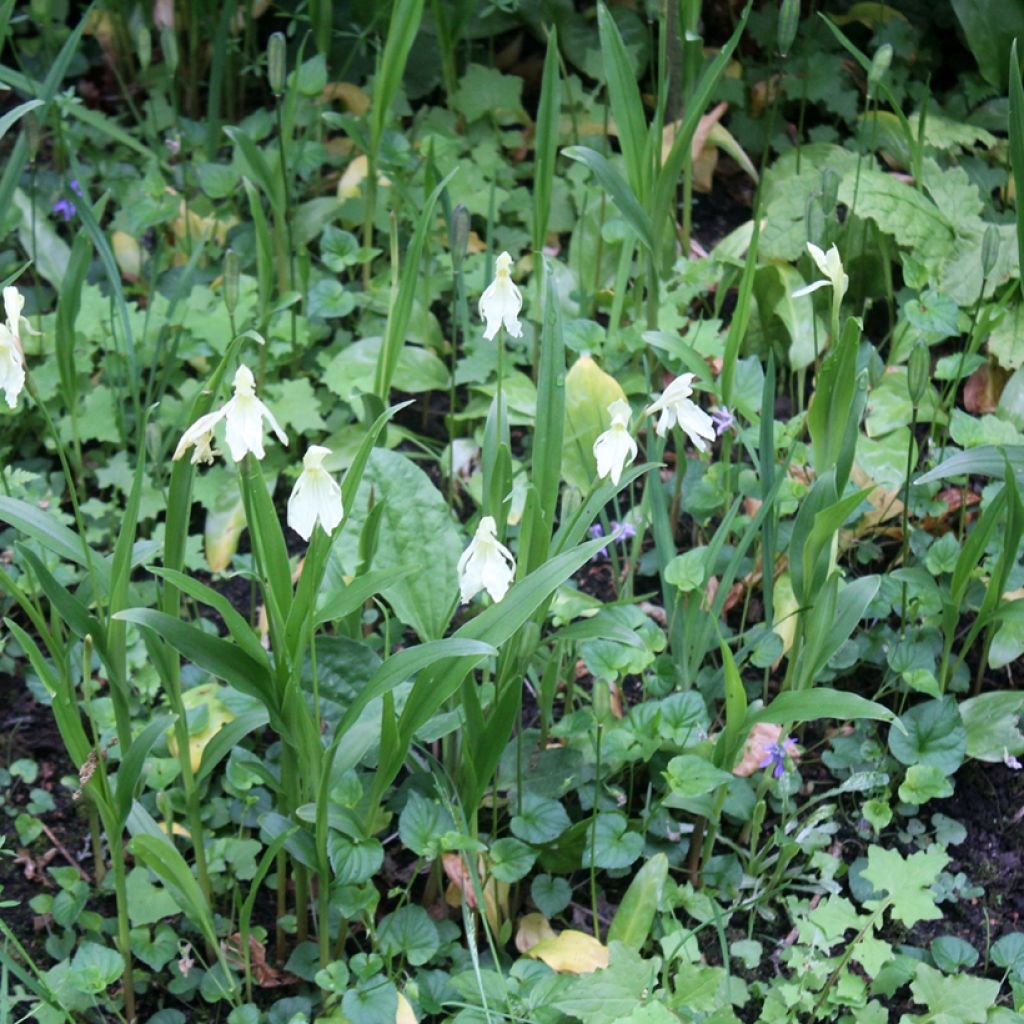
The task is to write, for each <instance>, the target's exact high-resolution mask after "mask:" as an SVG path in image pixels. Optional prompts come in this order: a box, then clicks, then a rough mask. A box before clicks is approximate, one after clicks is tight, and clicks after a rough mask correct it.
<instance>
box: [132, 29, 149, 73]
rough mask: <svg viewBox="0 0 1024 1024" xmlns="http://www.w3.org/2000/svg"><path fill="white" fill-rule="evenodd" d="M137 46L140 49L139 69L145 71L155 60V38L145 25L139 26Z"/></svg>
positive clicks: (136, 38) (136, 39)
mask: <svg viewBox="0 0 1024 1024" xmlns="http://www.w3.org/2000/svg"><path fill="white" fill-rule="evenodd" d="M135 45H136V46H137V47H138V54H139V67H141V68H142V69H143V70H145V69H146V68H148V67H149V64H150V61H152V59H153V36H152V35H151V34H150V31H149V29H148V28H147V27H146V26H145V25H140V26H139V28H138V32H137V33H136V37H135Z"/></svg>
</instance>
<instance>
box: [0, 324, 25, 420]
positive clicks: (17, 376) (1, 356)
mask: <svg viewBox="0 0 1024 1024" xmlns="http://www.w3.org/2000/svg"><path fill="white" fill-rule="evenodd" d="M24 386H25V361H24V357H23V356H22V354H21V349H20V348H19V347H18V344H17V340H16V339H15V337H14V335H13V334H11V331H10V330H9V329H8V327H7V325H6V324H0V388H2V389H3V392H4V395H5V397H6V399H7V404H8V406H10V408H12V409H13V408H14V407H15V405H16V404H17V402H18V395H20V394H21V390H22V388H23V387H24Z"/></svg>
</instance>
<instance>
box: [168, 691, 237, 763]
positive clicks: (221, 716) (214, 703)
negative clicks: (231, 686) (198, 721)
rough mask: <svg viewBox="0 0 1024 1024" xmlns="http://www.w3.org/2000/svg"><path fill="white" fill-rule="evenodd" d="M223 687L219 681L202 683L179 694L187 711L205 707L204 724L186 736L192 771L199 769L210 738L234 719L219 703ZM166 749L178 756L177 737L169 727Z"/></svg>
mask: <svg viewBox="0 0 1024 1024" xmlns="http://www.w3.org/2000/svg"><path fill="white" fill-rule="evenodd" d="M223 689H224V687H222V686H221V685H220V683H204V684H203V685H202V686H193V687H192V689H191V690H186V691H185V692H184V693H183V694H182V695H181V702H182V704H184V705H185V709H186V710H187V711H193V710H195V709H197V708H201V707H203V706H205V707H206V724H205V725H204V726H203V727H202V729H200V730H199V731H198V732H196V733H193V734H192V735H191V736H189V738H188V756H189V761H191V763H192V771H193V772H197V771H199V765H200V764H201V763H202V760H203V751H204V750H205V749H206V747H207V745H208V744H209V742H210V740H212V739H213V737H214V736H216V735H217V733H218V732H220V730H221V729H222V728H223V727H224V726H225V725H227V724H228V722H233V721H234V720H235V716H234V714H233V713H232V712H230V711H229V710H228V709H227V708H226V707H225V706H224V704H222V703H221V700H220V695H221V693H222V691H223ZM167 749H168V750H169V751H170V752H171V754H172V755H173V756H175V757H177V756H178V738H177V736H175V734H174V730H173V729H169V730H168V732H167Z"/></svg>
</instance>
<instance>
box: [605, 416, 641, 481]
mask: <svg viewBox="0 0 1024 1024" xmlns="http://www.w3.org/2000/svg"><path fill="white" fill-rule="evenodd" d="M608 414H609V415H610V416H611V418H612V425H611V426H610V427H609V428H608V429H607V430H606V431H605V432H604V433H603V434H601V436H600V437H598V439H597V440H596V441H595V442H594V458H595V459H597V475H598V477H599V478H600V479H602V480H603V479H604V478H605V477H606V476H608V475H609V474H610V475H611V478H612V483H613V484H615V485H616V486H618V483H619V478H620V477H621V476H622V471H623V470H624V469H625V468H626V466H628V465H629V464H630V463H631V462H632V461H633V460H634V459H635V458H636V454H637V447H636V441H634V440H633V438H632V437H631V436H630V433H629V417H630V414H631V410H630V408H629V403H628V402H624V401H623V400H622V399H621V398H616V399H615V401H614V402H612V404H611V405H609V406H608Z"/></svg>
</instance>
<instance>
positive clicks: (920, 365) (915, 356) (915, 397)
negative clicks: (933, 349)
mask: <svg viewBox="0 0 1024 1024" xmlns="http://www.w3.org/2000/svg"><path fill="white" fill-rule="evenodd" d="M931 372H932V357H931V353H930V352H929V351H928V346H927V345H926V344H925V343H924V342H923V341H920V340H919V341H918V342H917V343H916V344H915V345H914V348H913V349H912V350H911V353H910V362H909V363H908V364H907V392H908V393H909V394H910V401H911V402H913V404H914V405H915V407H916V406H918V405H920V404H921V399H922V398H924V394H925V391H927V389H928V378H929V377H930V376H931Z"/></svg>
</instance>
